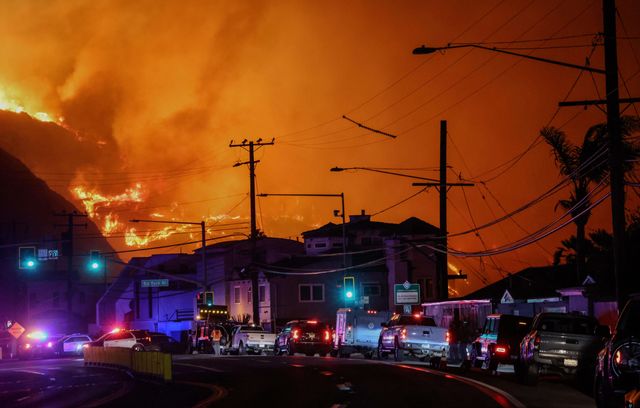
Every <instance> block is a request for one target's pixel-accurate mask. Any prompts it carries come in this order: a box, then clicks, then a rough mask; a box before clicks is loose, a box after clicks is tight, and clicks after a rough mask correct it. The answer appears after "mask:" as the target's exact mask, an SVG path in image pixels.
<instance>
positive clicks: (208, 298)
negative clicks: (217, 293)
mask: <svg viewBox="0 0 640 408" xmlns="http://www.w3.org/2000/svg"><path fill="white" fill-rule="evenodd" d="M204 305H205V306H213V292H204Z"/></svg>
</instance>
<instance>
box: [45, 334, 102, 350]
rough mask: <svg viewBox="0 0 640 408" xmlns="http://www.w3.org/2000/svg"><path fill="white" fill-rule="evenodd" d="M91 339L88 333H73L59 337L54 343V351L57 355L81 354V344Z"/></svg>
mask: <svg viewBox="0 0 640 408" xmlns="http://www.w3.org/2000/svg"><path fill="white" fill-rule="evenodd" d="M91 341H93V340H92V339H91V337H89V335H88V334H82V333H74V334H68V335H66V336H64V337H62V338H60V339H59V340H58V341H57V342H56V343H55V344H54V347H53V349H54V353H55V354H56V355H58V356H64V355H70V354H82V348H83V347H82V346H84V345H85V344H87V343H90V342H91Z"/></svg>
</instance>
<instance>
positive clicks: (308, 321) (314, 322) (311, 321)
mask: <svg viewBox="0 0 640 408" xmlns="http://www.w3.org/2000/svg"><path fill="white" fill-rule="evenodd" d="M307 323H309V324H318V321H317V320H307Z"/></svg>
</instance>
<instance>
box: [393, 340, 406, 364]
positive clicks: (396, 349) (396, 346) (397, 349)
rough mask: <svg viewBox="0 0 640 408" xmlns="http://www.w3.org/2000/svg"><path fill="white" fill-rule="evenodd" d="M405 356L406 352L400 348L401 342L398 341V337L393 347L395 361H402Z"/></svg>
mask: <svg viewBox="0 0 640 408" xmlns="http://www.w3.org/2000/svg"><path fill="white" fill-rule="evenodd" d="M403 357H404V352H403V351H402V349H401V348H400V343H399V342H398V339H397V338H396V340H395V344H394V347H393V359H394V360H395V361H402V359H403Z"/></svg>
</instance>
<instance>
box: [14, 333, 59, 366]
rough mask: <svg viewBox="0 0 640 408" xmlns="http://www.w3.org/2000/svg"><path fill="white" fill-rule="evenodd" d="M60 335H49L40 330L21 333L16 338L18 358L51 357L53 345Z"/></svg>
mask: <svg viewBox="0 0 640 408" xmlns="http://www.w3.org/2000/svg"><path fill="white" fill-rule="evenodd" d="M60 337H61V336H50V335H48V334H47V333H45V332H42V331H32V332H29V333H26V334H23V335H22V336H20V338H19V339H18V351H17V354H18V358H19V359H28V358H35V357H53V356H54V347H53V346H54V345H55V344H56V342H57V341H58V339H60Z"/></svg>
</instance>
